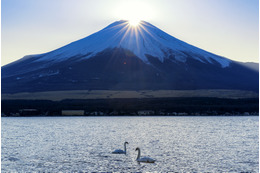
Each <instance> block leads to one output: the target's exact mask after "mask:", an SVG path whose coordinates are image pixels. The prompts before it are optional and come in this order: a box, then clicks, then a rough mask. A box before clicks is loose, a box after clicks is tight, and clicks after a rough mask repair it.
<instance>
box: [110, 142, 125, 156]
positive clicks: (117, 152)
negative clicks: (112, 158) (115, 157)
mask: <svg viewBox="0 0 260 173" xmlns="http://www.w3.org/2000/svg"><path fill="white" fill-rule="evenodd" d="M126 144H128V142H125V143H124V147H125V150H124V151H123V150H120V149H118V150H115V151H113V152H112V154H126Z"/></svg>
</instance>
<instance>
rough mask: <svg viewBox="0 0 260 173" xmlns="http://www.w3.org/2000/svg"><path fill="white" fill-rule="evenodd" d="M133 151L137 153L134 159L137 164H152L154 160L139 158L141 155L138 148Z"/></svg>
mask: <svg viewBox="0 0 260 173" xmlns="http://www.w3.org/2000/svg"><path fill="white" fill-rule="evenodd" d="M135 151H138V155H137V158H136V161H137V162H145V163H154V162H155V161H156V160H154V159H152V158H150V157H141V158H140V155H141V150H140V148H139V147H137V148H136V149H135Z"/></svg>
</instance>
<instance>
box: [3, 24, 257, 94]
mask: <svg viewBox="0 0 260 173" xmlns="http://www.w3.org/2000/svg"><path fill="white" fill-rule="evenodd" d="M85 89H110V90H126V89H128V90H129V89H130V90H139V89H240V90H252V91H258V71H255V70H252V69H249V68H248V67H246V66H243V63H237V62H234V61H231V60H229V59H227V58H224V57H220V56H217V55H214V54H212V53H209V52H207V51H204V50H202V49H199V48H196V47H194V46H192V45H189V44H187V43H185V42H183V41H180V40H178V39H176V38H174V37H172V36H170V35H168V34H167V33H165V32H163V31H161V30H160V29H158V28H156V27H155V26H153V25H151V24H149V23H147V22H144V21H142V22H141V24H140V25H139V26H138V27H132V26H131V25H129V23H128V22H127V21H118V22H114V23H112V24H111V25H109V26H107V27H106V28H104V29H102V30H101V31H99V32H97V33H94V34H92V35H90V36H88V37H86V38H83V39H81V40H78V41H75V42H73V43H70V44H68V45H66V46H64V47H61V48H59V49H56V50H54V51H51V52H48V53H45V54H40V55H31V56H26V57H24V58H22V59H20V60H18V61H16V62H14V63H11V64H8V65H6V66H4V67H2V93H15V92H25V91H26V92H33V91H55V90H85Z"/></svg>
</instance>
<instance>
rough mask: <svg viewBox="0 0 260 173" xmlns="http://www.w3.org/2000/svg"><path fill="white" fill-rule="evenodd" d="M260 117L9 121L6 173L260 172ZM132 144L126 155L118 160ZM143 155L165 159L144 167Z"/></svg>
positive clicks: (4, 136)
mask: <svg viewBox="0 0 260 173" xmlns="http://www.w3.org/2000/svg"><path fill="white" fill-rule="evenodd" d="M258 126H259V120H258V117H256V116H255V117H253V116H252V117H241V116H239V117H217V116H213V117H210V116H208V117H192V116H187V117H160V116H158V117H156V116H155V117H130V116H129V117H3V118H2V131H1V134H2V146H1V147H2V151H1V161H2V164H1V166H2V167H1V169H2V172H16V171H17V172H38V171H40V172H60V171H61V172H93V171H96V172H108V171H111V172H148V171H149V172H153V171H158V172H166V171H174V172H258V171H259V158H258V154H259V140H258V134H259V133H258ZM125 141H128V142H129V145H128V146H127V154H126V155H116V154H111V152H112V151H113V150H115V149H123V148H124V147H123V143H124V142H125ZM136 147H140V148H141V155H142V156H150V157H152V158H154V159H156V160H157V161H156V162H155V163H153V164H149V163H141V164H138V163H137V162H136V161H135V159H136V157H137V152H136V151H135V148H136Z"/></svg>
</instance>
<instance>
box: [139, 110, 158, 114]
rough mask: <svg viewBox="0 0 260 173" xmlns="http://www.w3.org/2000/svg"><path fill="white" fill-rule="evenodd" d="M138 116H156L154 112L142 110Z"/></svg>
mask: <svg viewBox="0 0 260 173" xmlns="http://www.w3.org/2000/svg"><path fill="white" fill-rule="evenodd" d="M137 114H138V115H154V111H152V110H141V111H138V112H137Z"/></svg>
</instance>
